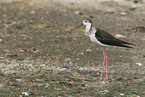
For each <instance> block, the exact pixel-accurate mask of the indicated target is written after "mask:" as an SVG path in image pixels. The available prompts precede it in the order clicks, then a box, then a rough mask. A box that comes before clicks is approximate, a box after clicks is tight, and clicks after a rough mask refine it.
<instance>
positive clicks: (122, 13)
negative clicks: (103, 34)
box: [120, 12, 128, 16]
mask: <svg viewBox="0 0 145 97" xmlns="http://www.w3.org/2000/svg"><path fill="white" fill-rule="evenodd" d="M120 15H122V16H125V15H128V13H127V12H121V13H120Z"/></svg>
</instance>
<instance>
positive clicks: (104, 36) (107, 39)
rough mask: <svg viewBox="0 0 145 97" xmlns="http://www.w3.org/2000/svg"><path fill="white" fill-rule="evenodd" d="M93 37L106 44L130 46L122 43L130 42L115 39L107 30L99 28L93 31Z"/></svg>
mask: <svg viewBox="0 0 145 97" xmlns="http://www.w3.org/2000/svg"><path fill="white" fill-rule="evenodd" d="M95 37H96V38H97V39H98V41H100V42H101V43H103V44H106V45H111V46H120V47H127V48H132V47H130V46H127V45H124V44H130V43H127V42H124V41H122V40H119V39H116V38H115V37H114V36H112V35H111V34H109V33H108V32H106V31H103V30H100V29H97V32H96V33H95Z"/></svg>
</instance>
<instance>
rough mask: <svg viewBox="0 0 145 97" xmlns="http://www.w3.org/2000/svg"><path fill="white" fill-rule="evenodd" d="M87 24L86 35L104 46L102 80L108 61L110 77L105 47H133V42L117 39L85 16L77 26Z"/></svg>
mask: <svg viewBox="0 0 145 97" xmlns="http://www.w3.org/2000/svg"><path fill="white" fill-rule="evenodd" d="M82 25H85V26H86V32H85V35H87V36H89V37H90V40H91V41H92V42H94V43H96V44H98V45H100V46H103V57H104V58H103V65H102V70H101V76H100V81H101V80H102V74H103V69H104V64H105V61H106V78H105V79H104V80H106V79H108V73H107V54H106V52H105V49H104V47H105V46H118V47H126V48H132V47H130V46H127V44H128V45H133V44H131V43H128V42H124V41H122V40H119V39H116V38H115V37H114V36H112V35H111V34H109V33H108V32H106V31H103V30H101V29H98V28H95V27H92V21H91V19H89V18H85V19H84V20H83V23H82V24H80V25H79V26H77V27H76V28H78V27H80V26H82ZM76 28H74V29H73V30H75V29H76Z"/></svg>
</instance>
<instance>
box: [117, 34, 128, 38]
mask: <svg viewBox="0 0 145 97" xmlns="http://www.w3.org/2000/svg"><path fill="white" fill-rule="evenodd" d="M115 37H121V38H126V36H124V35H121V34H116V35H115Z"/></svg>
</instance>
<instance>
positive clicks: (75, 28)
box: [72, 23, 83, 31]
mask: <svg viewBox="0 0 145 97" xmlns="http://www.w3.org/2000/svg"><path fill="white" fill-rule="evenodd" d="M82 25H83V23H82V24H80V25H78V26H77V27H75V28H74V29H72V31H73V30H75V29H77V28H79V27H81V26H82Z"/></svg>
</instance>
